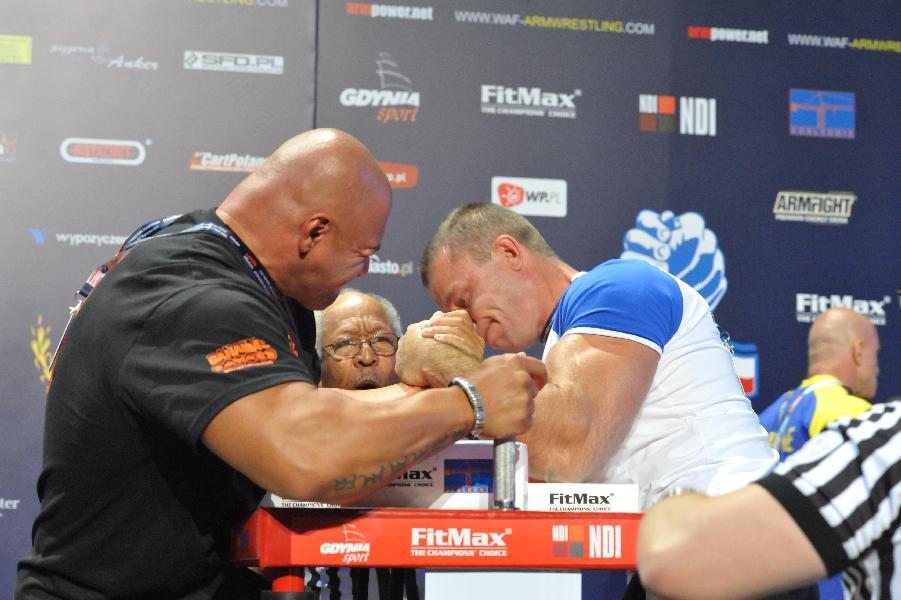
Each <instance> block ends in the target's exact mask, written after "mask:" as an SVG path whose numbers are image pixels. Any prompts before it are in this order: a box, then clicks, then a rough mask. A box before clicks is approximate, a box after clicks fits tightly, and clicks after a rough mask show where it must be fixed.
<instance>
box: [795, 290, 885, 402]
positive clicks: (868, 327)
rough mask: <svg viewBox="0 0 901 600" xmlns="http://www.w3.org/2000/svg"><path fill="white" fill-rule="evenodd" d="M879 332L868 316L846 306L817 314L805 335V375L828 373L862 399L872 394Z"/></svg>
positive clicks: (875, 375)
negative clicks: (806, 367) (806, 365)
mask: <svg viewBox="0 0 901 600" xmlns="http://www.w3.org/2000/svg"><path fill="white" fill-rule="evenodd" d="M878 353H879V334H878V333H877V331H876V327H875V326H874V325H873V323H871V322H870V320H869V319H867V318H866V317H864V316H863V315H861V314H859V313H857V312H855V311H853V310H851V309H849V308H831V309H829V310H827V311H825V312H823V313H822V314H820V316H819V317H817V319H816V321H814V323H813V325H812V326H811V327H810V333H809V334H808V336H807V363H808V369H807V374H808V376H811V375H821V374H830V375H834V376H835V377H838V378H839V379H840V380H841V381H842V383H843V384H845V385H846V386H848V387H849V388H851V390H852V391H853V392H854V393H855V394H857V395H858V396H861V397H862V398H872V397H873V396H874V395H875V394H876V384H877V379H878V376H879V364H878Z"/></svg>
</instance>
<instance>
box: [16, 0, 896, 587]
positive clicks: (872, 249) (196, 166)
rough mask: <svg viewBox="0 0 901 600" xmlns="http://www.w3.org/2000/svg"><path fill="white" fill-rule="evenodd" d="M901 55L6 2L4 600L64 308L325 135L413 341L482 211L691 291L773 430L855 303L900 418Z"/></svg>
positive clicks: (773, 20)
mask: <svg viewBox="0 0 901 600" xmlns="http://www.w3.org/2000/svg"><path fill="white" fill-rule="evenodd" d="M899 31H901V11H899V10H898V8H897V7H896V6H895V5H894V4H893V3H890V2H877V1H871V2H867V3H864V4H863V5H860V4H854V5H851V4H849V3H847V2H843V1H841V0H820V1H817V2H797V1H795V2H789V3H785V2H782V1H777V0H769V1H763V0H754V1H751V2H743V3H741V5H740V6H739V5H732V4H730V3H721V2H714V1H712V0H705V1H700V0H698V1H690V2H679V3H673V2H668V1H665V0H646V1H644V2H640V3H635V2H622V1H618V0H616V1H615V0H603V1H597V0H592V1H587V0H566V1H564V2H560V1H556V2H551V1H549V0H546V1H540V2H539V1H535V2H528V3H524V2H514V1H512V0H510V1H504V0H494V1H484V0H445V1H443V2H440V3H438V2H434V3H431V4H428V3H425V2H422V3H415V4H413V3H404V4H401V3H396V4H390V5H389V4H370V3H349V2H339V1H330V2H316V1H315V0H168V1H167V2H157V3H146V2H139V1H136V0H121V1H120V2H116V3H115V7H113V4H112V3H110V2H103V1H100V0H84V1H82V2H77V3H52V4H48V3H35V2H29V1H27V0H10V1H7V2H4V3H3V4H2V5H0V81H2V87H0V198H2V201H3V203H4V206H5V207H6V215H7V216H6V218H4V219H3V223H2V225H0V227H2V236H0V247H2V255H3V257H4V258H3V279H4V281H5V282H6V285H7V289H6V293H4V294H3V295H2V299H0V306H2V315H3V318H2V320H0V330H2V337H0V344H2V348H0V350H2V353H3V356H5V357H6V358H5V359H4V361H3V365H2V366H0V388H2V396H0V398H2V400H0V452H2V455H3V460H2V462H0V538H2V539H3V540H4V542H5V543H4V544H3V547H2V549H0V589H10V587H11V586H12V582H13V579H14V571H15V562H16V560H17V559H18V558H19V556H20V555H21V554H22V553H23V552H25V550H26V548H27V546H28V543H29V535H30V526H31V521H32V519H33V517H34V515H35V513H36V511H37V499H36V495H35V480H36V477H37V474H38V470H39V464H40V455H41V442H40V436H41V425H42V420H43V413H42V410H43V400H44V392H45V389H46V385H47V377H48V367H49V360H50V356H51V355H52V352H53V349H54V347H55V344H56V343H57V342H58V341H59V338H60V335H61V333H62V331H63V328H64V326H65V321H66V316H67V310H68V307H69V306H70V305H71V304H72V298H73V293H74V291H75V290H76V289H77V288H78V287H80V285H81V283H82V282H83V280H84V277H85V276H86V275H87V274H88V273H89V272H90V271H91V270H92V269H93V268H94V266H96V265H97V264H99V263H101V262H103V261H104V260H106V259H107V258H108V257H109V256H111V255H112V254H113V253H114V252H115V250H116V248H117V246H118V244H119V243H121V241H122V240H123V238H124V236H125V235H127V234H128V233H129V232H130V231H131V230H132V229H133V228H134V227H135V226H136V225H138V224H140V223H142V222H144V221H146V220H149V219H151V218H154V217H157V216H162V215H165V214H171V213H175V212H182V211H185V210H188V209H191V208H195V207H206V206H212V205H215V204H216V203H218V202H219V201H220V200H221V198H223V197H224V195H225V194H226V193H227V191H228V190H230V189H231V187H232V186H234V185H235V184H236V183H237V182H238V181H239V180H240V179H241V177H243V176H244V174H245V173H246V172H247V171H248V170H250V169H252V168H253V167H254V166H255V165H256V164H258V163H259V162H260V161H261V160H262V159H263V158H264V157H265V156H267V155H268V154H269V153H270V152H271V151H272V150H273V149H274V148H275V147H276V146H277V145H278V144H279V143H280V142H281V141H283V140H284V139H286V138H288V137H290V136H291V135H293V134H294V133H296V132H299V131H302V130H305V129H309V128H311V127H313V126H333V127H340V128H343V129H346V130H348V131H350V132H351V133H353V134H355V135H356V136H358V137H359V138H360V139H361V140H362V141H363V142H364V143H366V144H367V145H368V146H369V147H370V148H371V149H372V151H373V153H374V154H375V155H376V157H377V158H378V159H379V160H380V161H381V162H382V164H383V167H384V169H385V171H386V172H387V173H388V175H389V177H390V178H391V181H392V184H393V186H394V188H395V204H394V210H393V212H392V216H391V219H390V221H389V225H388V229H387V233H386V238H385V240H384V242H383V244H382V248H381V250H380V251H379V253H378V256H376V257H373V259H372V261H371V264H370V275H369V276H368V277H366V278H365V279H363V280H360V281H358V282H356V283H355V285H357V286H358V287H360V288H362V289H365V290H368V291H374V292H378V293H381V294H383V295H385V296H387V297H388V298H390V299H392V300H393V301H394V302H395V303H396V304H397V306H398V308H399V310H400V312H401V315H402V316H403V317H404V319H405V320H406V321H411V320H418V319H421V318H425V317H426V316H427V315H429V314H431V312H432V311H433V310H434V305H433V303H432V301H431V298H430V297H429V295H428V294H427V293H426V292H425V290H424V289H423V288H422V287H421V285H420V283H419V280H418V276H417V272H416V265H417V262H418V258H419V253H420V251H421V249H422V247H423V245H424V244H425V242H426V240H427V238H428V237H429V235H430V233H431V232H432V231H433V230H434V228H435V226H436V225H437V224H438V222H439V221H440V220H441V218H442V217H443V216H444V215H446V214H447V213H448V212H449V211H450V210H451V209H452V208H454V207H456V206H458V205H460V204H463V203H466V202H470V201H475V200H484V201H492V202H497V203H501V204H503V205H505V206H507V207H509V208H510V209H511V210H515V211H518V212H520V213H522V214H524V215H527V216H529V218H530V219H531V220H532V221H533V222H534V223H535V224H536V225H537V226H538V228H539V229H540V230H541V231H542V232H544V233H545V235H546V237H547V238H548V240H549V241H550V243H551V244H552V245H553V246H554V247H555V248H556V249H557V250H558V252H559V253H560V254H561V255H562V257H564V259H566V260H567V261H569V262H570V263H572V264H573V265H574V266H576V267H579V268H584V269H588V268H591V267H592V266H594V265H595V264H596V263H598V262H600V261H602V260H604V259H608V258H616V257H620V256H623V257H627V258H632V259H636V260H647V261H650V262H653V263H655V264H658V265H660V266H661V267H663V268H665V269H667V270H669V271H670V272H672V273H674V274H677V275H678V276H680V277H682V278H683V279H685V281H687V282H689V283H690V284H692V285H694V286H695V287H696V288H697V289H698V290H699V291H701V293H702V294H704V295H705V297H706V298H707V299H708V301H709V302H710V304H711V306H712V307H713V308H714V313H715V315H716V317H717V320H718V321H719V323H720V326H721V327H722V329H723V330H724V332H726V334H727V335H728V336H729V338H728V339H729V340H730V343H731V344H732V345H733V347H734V350H735V363H736V367H737V370H738V373H739V375H740V377H741V378H742V381H743V383H744V385H745V389H746V391H747V393H748V396H749V397H750V398H751V400H752V402H753V403H754V406H755V408H757V409H760V408H762V407H764V406H766V404H767V403H769V402H770V401H771V400H772V399H773V398H775V397H776V396H777V395H778V394H779V393H780V392H782V391H783V390H784V389H787V388H789V387H792V386H794V385H796V384H797V382H798V381H799V380H800V379H801V377H802V376H803V375H804V369H805V363H806V360H805V336H806V332H807V329H808V327H809V323H810V322H811V321H812V319H814V318H815V317H816V315H817V314H818V313H819V312H821V311H823V310H824V309H826V308H828V307H830V306H839V305H841V306H849V307H851V308H853V309H855V310H857V311H859V312H861V313H863V314H865V315H867V316H868V317H869V318H870V319H871V320H872V321H873V322H874V323H875V324H876V325H877V327H878V330H879V333H880V335H881V338H882V344H883V350H882V355H881V364H882V369H883V371H882V375H881V380H880V386H879V392H878V395H877V398H876V400H877V401H883V400H886V399H887V398H888V397H890V396H893V395H897V394H901V373H899V371H898V369H897V366H898V365H899V364H901V348H899V344H898V339H901V336H899V332H901V325H899V323H901V314H899V296H898V293H899V286H901V260H899V259H901V241H899V240H901V236H899V235H898V230H899V224H901V219H899V208H898V206H899V194H901V160H899V156H901V155H899V153H898V151H897V147H898V142H897V138H898V136H899V133H901V112H899V110H898V102H897V95H898V90H901V34H899V33H898V32H899ZM635 309H636V310H641V307H640V306H636V307H635ZM86 350H87V351H89V349H86Z"/></svg>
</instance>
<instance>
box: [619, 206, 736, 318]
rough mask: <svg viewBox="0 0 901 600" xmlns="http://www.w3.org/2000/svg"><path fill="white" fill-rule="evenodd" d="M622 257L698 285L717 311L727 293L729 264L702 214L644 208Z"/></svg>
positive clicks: (625, 241) (626, 237)
mask: <svg viewBox="0 0 901 600" xmlns="http://www.w3.org/2000/svg"><path fill="white" fill-rule="evenodd" d="M623 248H624V250H623V253H622V254H621V255H620V258H630V259H640V260H644V261H646V262H649V263H651V264H653V265H656V266H658V267H660V268H661V269H663V270H665V271H667V272H669V273H671V274H672V275H675V276H676V277H678V278H679V279H681V280H682V281H684V282H685V283H687V284H688V285H690V286H692V287H693V288H695V289H696V290H697V291H698V292H699V293H700V294H701V295H702V296H704V298H705V299H706V300H707V304H709V305H710V309H711V310H713V309H714V308H716V306H717V304H719V302H720V300H722V298H723V296H724V295H725V293H726V287H727V282H726V265H725V260H724V258H723V253H722V251H721V250H720V248H719V242H718V241H717V239H716V234H715V233H713V232H712V231H711V230H709V229H707V227H706V225H705V223H704V217H703V215H701V214H700V213H696V212H686V213H682V214H681V215H679V216H676V215H675V213H673V212H672V211H670V210H665V211H663V212H661V213H657V212H654V211H652V210H642V211H641V212H639V213H638V216H637V217H635V227H633V228H632V229H630V230H629V231H627V232H626V235H625V236H623Z"/></svg>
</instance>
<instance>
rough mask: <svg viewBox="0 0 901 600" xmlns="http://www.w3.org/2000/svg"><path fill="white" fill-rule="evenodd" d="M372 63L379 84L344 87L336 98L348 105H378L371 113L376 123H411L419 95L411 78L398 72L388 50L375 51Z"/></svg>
mask: <svg viewBox="0 0 901 600" xmlns="http://www.w3.org/2000/svg"><path fill="white" fill-rule="evenodd" d="M375 65H376V70H375V73H376V75H377V76H378V78H379V88H378V89H371V88H370V89H367V88H353V87H349V88H345V89H343V90H341V93H340V94H339V96H338V102H340V103H341V106H346V107H351V108H378V110H377V111H376V113H375V116H376V120H377V121H379V122H380V123H391V122H394V123H415V122H416V118H417V117H418V116H419V106H420V97H419V92H417V91H416V90H415V89H414V88H413V81H412V80H411V79H410V78H409V77H407V76H406V75H404V74H403V73H401V71H400V67H399V66H398V63H397V62H396V61H395V60H394V58H393V57H392V56H391V54H390V53H389V52H379V55H378V58H376V60H375Z"/></svg>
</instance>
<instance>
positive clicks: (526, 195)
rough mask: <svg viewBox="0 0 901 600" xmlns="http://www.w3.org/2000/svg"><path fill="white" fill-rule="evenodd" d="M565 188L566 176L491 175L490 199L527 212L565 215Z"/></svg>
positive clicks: (514, 210) (542, 215) (540, 215)
mask: <svg viewBox="0 0 901 600" xmlns="http://www.w3.org/2000/svg"><path fill="white" fill-rule="evenodd" d="M566 190H567V184H566V180H565V179H538V178H534V177H503V176H496V177H492V178H491V201H492V202H493V203H494V204H500V205H501V206H504V207H506V208H509V209H510V210H512V211H513V212H516V213H519V214H521V215H526V216H535V217H565V216H566Z"/></svg>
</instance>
